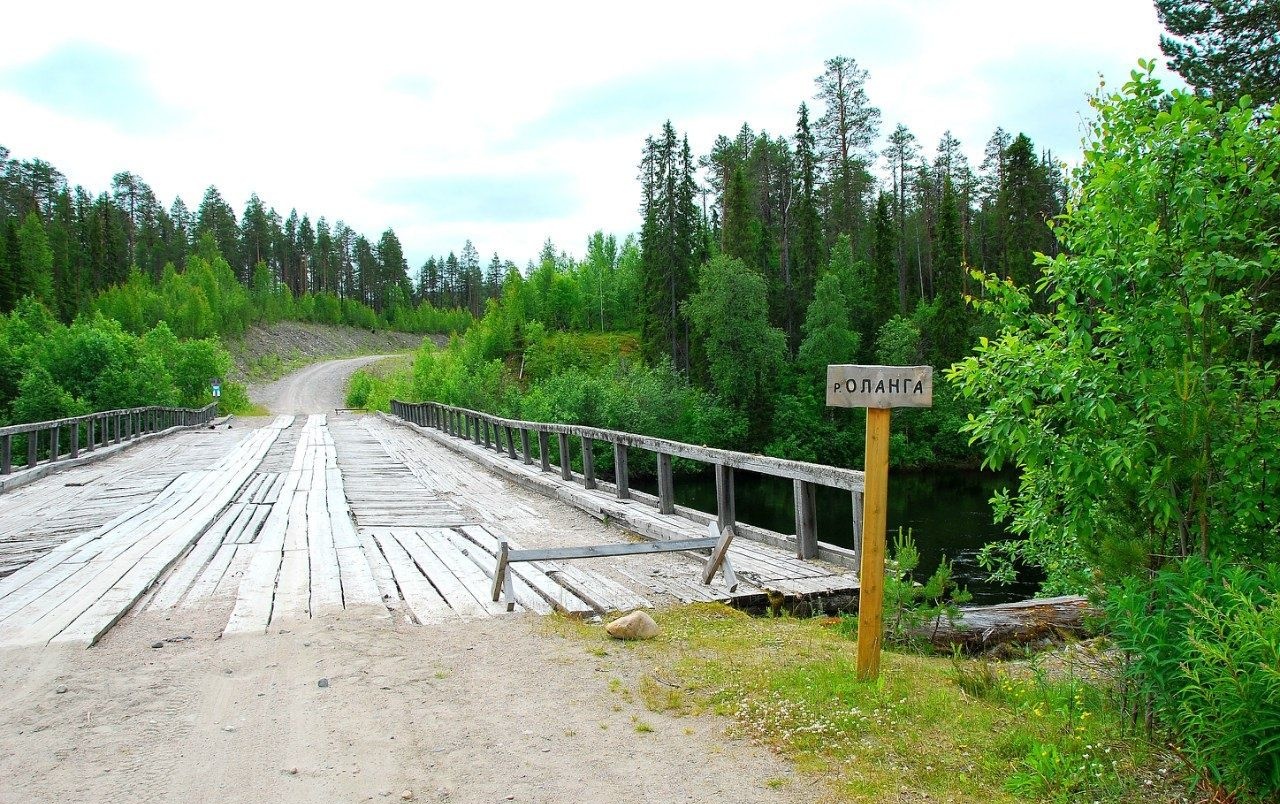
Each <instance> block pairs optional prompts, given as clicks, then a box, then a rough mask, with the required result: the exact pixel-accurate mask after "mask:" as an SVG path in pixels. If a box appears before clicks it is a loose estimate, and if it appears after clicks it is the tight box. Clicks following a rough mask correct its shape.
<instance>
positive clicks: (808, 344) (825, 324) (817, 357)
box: [796, 273, 861, 377]
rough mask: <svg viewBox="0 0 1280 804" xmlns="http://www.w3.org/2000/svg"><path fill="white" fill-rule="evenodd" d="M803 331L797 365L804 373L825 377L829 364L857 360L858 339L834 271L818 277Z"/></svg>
mask: <svg viewBox="0 0 1280 804" xmlns="http://www.w3.org/2000/svg"><path fill="white" fill-rule="evenodd" d="M803 330H804V340H803V341H801V343H800V351H799V353H798V354H797V355H796V367H797V368H799V369H800V370H801V371H803V372H805V373H806V374H809V375H812V376H820V377H825V376H826V373H827V366H828V365H831V364H833V363H852V362H854V361H855V360H856V359H857V356H858V345H859V342H860V340H861V339H860V338H859V337H858V333H857V332H856V331H854V330H853V328H852V327H850V326H849V306H848V304H847V303H846V302H845V296H844V293H842V292H841V290H840V277H839V276H837V275H836V274H834V273H828V274H825V275H824V276H823V277H822V278H821V279H819V280H818V286H817V289H816V290H815V291H814V295H813V301H812V302H811V303H810V304H809V310H808V313H807V314H806V315H805V319H804V326H803Z"/></svg>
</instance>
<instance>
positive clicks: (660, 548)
mask: <svg viewBox="0 0 1280 804" xmlns="http://www.w3.org/2000/svg"><path fill="white" fill-rule="evenodd" d="M718 541H719V540H718V539H712V538H702V539H673V540H672V541H669V542H636V543H634V544H593V545H582V546H580V547H543V548H541V549H534V550H512V551H511V554H510V561H511V562H513V563H514V562H517V561H565V560H569V559H575V558H605V557H607V556H634V555H643V554H645V553H674V552H680V551H684V550H710V549H711V548H713V547H715V546H716V543H717V542H718Z"/></svg>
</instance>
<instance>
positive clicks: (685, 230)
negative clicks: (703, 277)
mask: <svg viewBox="0 0 1280 804" xmlns="http://www.w3.org/2000/svg"><path fill="white" fill-rule="evenodd" d="M693 170H694V166H693V156H692V154H691V153H690V151H689V142H688V139H687V138H686V139H685V140H684V141H683V143H682V142H681V140H680V139H678V138H677V136H676V131H675V127H674V126H672V125H671V121H669V120H668V121H667V122H666V123H665V124H664V125H663V127H662V134H661V137H660V139H654V138H653V137H649V138H647V139H646V140H645V153H644V158H643V159H642V161H641V192H642V202H641V207H640V210H641V214H642V216H643V217H642V219H643V226H642V228H641V231H640V247H641V255H642V258H641V266H640V275H641V283H642V287H643V298H644V300H645V303H646V304H645V310H644V315H643V317H642V319H641V337H642V341H643V343H644V346H645V350H646V353H647V354H648V356H649V357H650V358H651V359H654V360H656V359H658V358H659V357H660V356H661V355H664V354H665V355H667V356H668V357H670V358H671V362H672V364H673V365H674V366H675V367H676V368H677V369H678V370H680V371H688V368H689V329H688V325H687V323H686V321H685V320H684V318H683V315H682V314H681V311H680V309H681V308H680V305H681V304H682V302H683V301H684V300H685V299H686V298H687V297H688V295H689V293H690V292H691V290H692V285H693V273H694V272H693V266H694V265H695V264H697V263H699V262H701V259H702V258H703V257H705V254H704V253H703V248H702V243H703V242H705V239H704V238H703V237H701V228H702V227H701V221H700V218H699V213H698V208H697V207H696V206H695V201H694V199H695V198H696V196H697V184H696V181H695V179H694V174H693Z"/></svg>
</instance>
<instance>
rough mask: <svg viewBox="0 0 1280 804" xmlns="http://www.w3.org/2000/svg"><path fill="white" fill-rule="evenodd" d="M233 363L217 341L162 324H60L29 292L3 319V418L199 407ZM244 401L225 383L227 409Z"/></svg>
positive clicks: (85, 319) (93, 320) (89, 320)
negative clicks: (187, 336)
mask: <svg viewBox="0 0 1280 804" xmlns="http://www.w3.org/2000/svg"><path fill="white" fill-rule="evenodd" d="M230 368H231V358H230V356H229V355H228V354H227V352H226V351H225V350H223V349H222V347H221V346H220V345H219V343H218V342H217V340H214V339H207V340H206V339H193V340H180V339H178V338H177V337H176V336H175V335H174V333H173V331H172V330H170V329H169V327H168V326H167V325H166V324H164V323H163V322H162V323H160V324H158V325H157V326H156V327H155V328H153V329H151V330H150V331H148V332H146V333H145V334H143V335H142V336H141V337H139V336H136V335H133V334H131V333H129V332H126V331H125V329H124V328H123V327H122V326H121V325H120V323H119V322H118V321H115V320H113V319H109V318H105V317H103V316H101V315H93V316H81V317H80V318H77V319H76V320H75V321H74V322H73V323H72V324H71V325H70V326H64V325H63V324H60V323H58V322H57V320H56V319H54V318H53V316H52V314H51V313H50V312H49V311H48V310H47V309H46V308H45V307H44V306H43V305H42V304H40V303H39V302H36V301H35V300H34V299H33V298H30V297H28V298H27V299H26V300H24V301H23V302H21V303H20V304H19V305H18V308H17V309H16V310H14V312H12V313H10V314H9V315H7V316H0V369H3V370H4V381H3V382H0V421H3V422H6V423H16V422H28V421H44V420H48V419H56V418H62V417H65V416H74V415H80V414H84V413H89V412H92V411H97V410H111V409H115V408H126V407H140V406H144V405H182V406H186V407H202V406H204V405H206V404H208V403H209V402H211V401H212V396H211V392H210V389H209V379H210V378H212V377H225V376H226V374H227V372H228V371H229V370H230ZM247 404H248V400H247V398H246V397H245V394H244V389H243V387H239V386H235V385H232V384H229V383H224V385H223V397H222V400H221V406H222V409H223V410H224V411H225V412H235V411H238V410H241V409H243V408H244V407H245V406H247Z"/></svg>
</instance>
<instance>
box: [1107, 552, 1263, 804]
mask: <svg viewBox="0 0 1280 804" xmlns="http://www.w3.org/2000/svg"><path fill="white" fill-rule="evenodd" d="M1106 612H1107V621H1108V624H1109V625H1110V628H1111V631H1112V634H1113V636H1114V639H1115V642H1116V645H1117V646H1118V647H1119V648H1120V649H1121V650H1122V651H1124V652H1125V654H1126V656H1127V657H1128V662H1127V665H1126V677H1127V679H1128V680H1129V682H1130V684H1131V685H1132V688H1131V700H1132V701H1134V703H1135V705H1137V706H1139V707H1145V708H1147V710H1148V713H1149V714H1150V715H1152V716H1154V718H1155V720H1156V723H1157V724H1158V727H1159V728H1160V729H1161V730H1162V731H1163V732H1165V733H1166V734H1167V735H1168V736H1169V737H1171V738H1172V740H1173V742H1174V744H1175V745H1176V746H1177V749H1178V752H1179V753H1180V754H1181V755H1182V756H1183V758H1184V759H1185V760H1186V761H1187V762H1188V764H1189V765H1190V766H1191V768H1192V769H1193V770H1194V772H1195V773H1196V775H1197V776H1199V777H1200V778H1201V779H1202V780H1203V781H1204V782H1206V783H1207V786H1209V787H1210V788H1211V789H1214V790H1216V791H1220V792H1221V793H1222V794H1223V795H1222V796H1221V797H1220V798H1218V799H1217V800H1223V801H1226V800H1232V799H1231V797H1232V796H1237V797H1242V796H1245V795H1249V796H1253V797H1256V799H1257V800H1259V801H1262V800H1266V801H1273V800H1275V798H1274V797H1275V796H1277V795H1280V565H1277V564H1267V565H1263V566H1261V567H1259V568H1257V569H1250V568H1247V567H1242V566H1230V565H1228V564H1226V563H1225V562H1224V561H1222V560H1218V559H1214V560H1210V561H1202V560H1200V559H1198V558H1191V559H1188V560H1186V561H1184V562H1182V563H1181V564H1180V565H1178V566H1177V567H1174V568H1170V569H1166V570H1163V571H1161V572H1158V573H1156V574H1155V576H1154V578H1151V579H1146V578H1130V579H1128V580H1126V581H1125V582H1124V583H1123V584H1121V585H1119V586H1117V587H1115V588H1113V589H1112V590H1111V592H1110V594H1109V596H1108V598H1107V603H1106ZM1242 800H1243V799H1242Z"/></svg>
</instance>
